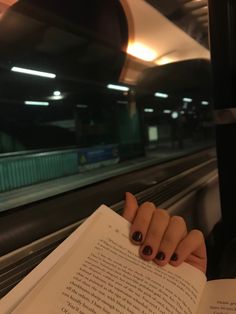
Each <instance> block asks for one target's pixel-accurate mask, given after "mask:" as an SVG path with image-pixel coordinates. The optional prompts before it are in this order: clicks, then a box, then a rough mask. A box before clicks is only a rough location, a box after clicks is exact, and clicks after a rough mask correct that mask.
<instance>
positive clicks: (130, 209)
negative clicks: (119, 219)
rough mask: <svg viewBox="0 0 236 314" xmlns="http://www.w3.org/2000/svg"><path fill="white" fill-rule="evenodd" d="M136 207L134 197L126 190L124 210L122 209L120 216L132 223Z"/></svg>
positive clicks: (136, 203)
mask: <svg viewBox="0 0 236 314" xmlns="http://www.w3.org/2000/svg"><path fill="white" fill-rule="evenodd" d="M137 209H138V202H137V200H136V197H135V196H134V195H133V194H131V193H130V192H126V193H125V204H124V211H123V215H122V216H123V217H124V218H125V219H127V220H128V221H129V222H131V223H132V222H133V220H134V217H135V215H136V212H137Z"/></svg>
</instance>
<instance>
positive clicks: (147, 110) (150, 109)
mask: <svg viewBox="0 0 236 314" xmlns="http://www.w3.org/2000/svg"><path fill="white" fill-rule="evenodd" d="M144 112H154V109H153V108H144Z"/></svg>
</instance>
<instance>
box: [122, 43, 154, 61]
mask: <svg viewBox="0 0 236 314" xmlns="http://www.w3.org/2000/svg"><path fill="white" fill-rule="evenodd" d="M127 53H128V54H130V55H131V56H133V57H136V58H138V59H141V60H144V61H154V60H155V59H156V58H157V53H156V51H155V50H153V49H151V48H149V47H147V46H145V45H143V44H141V43H129V45H128V48H127Z"/></svg>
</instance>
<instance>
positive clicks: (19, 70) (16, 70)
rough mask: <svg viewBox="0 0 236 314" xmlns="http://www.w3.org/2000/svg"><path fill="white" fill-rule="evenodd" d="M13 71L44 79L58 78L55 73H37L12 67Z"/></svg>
mask: <svg viewBox="0 0 236 314" xmlns="http://www.w3.org/2000/svg"><path fill="white" fill-rule="evenodd" d="M11 71H13V72H19V73H24V74H30V75H36V76H42V77H47V78H55V77H56V74H53V73H47V72H41V71H35V70H31V69H24V68H18V67H12V68H11Z"/></svg>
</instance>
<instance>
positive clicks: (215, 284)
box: [197, 279, 236, 314]
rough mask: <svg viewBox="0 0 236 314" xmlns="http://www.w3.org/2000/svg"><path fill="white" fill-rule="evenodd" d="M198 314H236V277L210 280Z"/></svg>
mask: <svg viewBox="0 0 236 314" xmlns="http://www.w3.org/2000/svg"><path fill="white" fill-rule="evenodd" d="M197 313H198V314H202V313H207V314H236V279H220V280H212V281H208V282H207V284H206V287H205V289H204V292H203V295H202V299H201V303H200V306H199V310H198V312H197Z"/></svg>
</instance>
